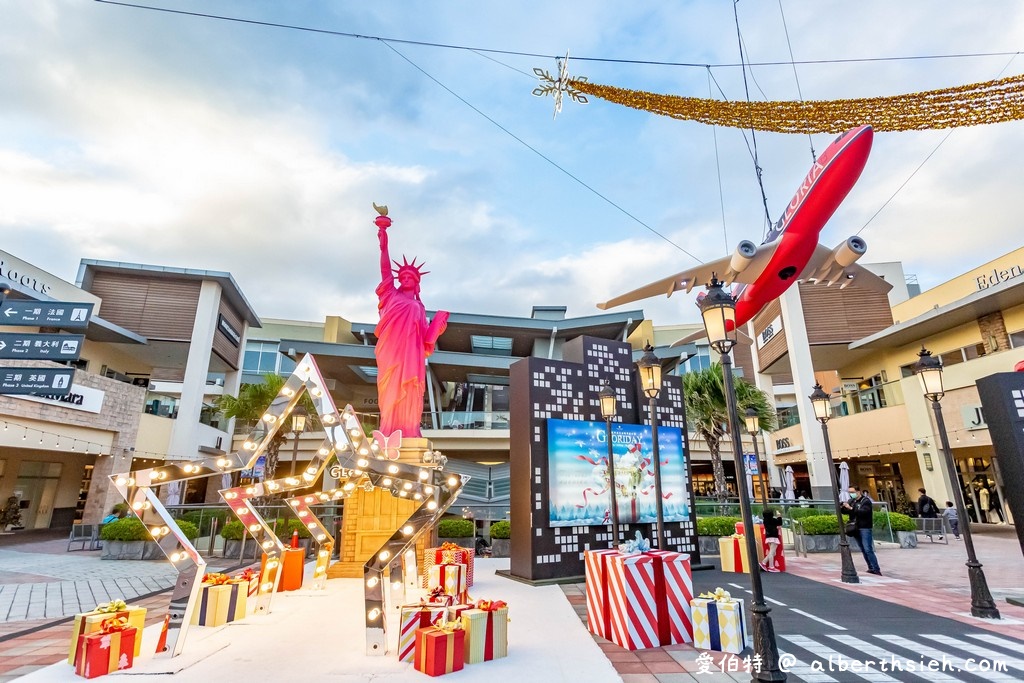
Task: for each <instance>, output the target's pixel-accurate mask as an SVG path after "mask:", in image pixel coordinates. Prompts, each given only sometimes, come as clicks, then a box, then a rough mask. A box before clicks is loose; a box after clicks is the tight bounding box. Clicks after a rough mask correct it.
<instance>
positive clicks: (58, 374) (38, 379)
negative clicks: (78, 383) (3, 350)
mask: <svg viewBox="0 0 1024 683" xmlns="http://www.w3.org/2000/svg"><path fill="white" fill-rule="evenodd" d="M74 377H75V369H74V368H0V394H45V395H47V396H66V395H67V394H68V392H69V391H71V381H72V380H73V379H74Z"/></svg>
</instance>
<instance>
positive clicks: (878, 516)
mask: <svg viewBox="0 0 1024 683" xmlns="http://www.w3.org/2000/svg"><path fill="white" fill-rule="evenodd" d="M888 515H889V526H890V527H892V530H893V531H917V524H915V523H914V520H913V519H911V518H910V517H908V516H907V515H901V514H900V513H898V512H890V513H888ZM885 517H886V513H885V512H876V513H875V514H874V520H873V523H874V525H875V527H876V528H879V529H884V528H886V523H885Z"/></svg>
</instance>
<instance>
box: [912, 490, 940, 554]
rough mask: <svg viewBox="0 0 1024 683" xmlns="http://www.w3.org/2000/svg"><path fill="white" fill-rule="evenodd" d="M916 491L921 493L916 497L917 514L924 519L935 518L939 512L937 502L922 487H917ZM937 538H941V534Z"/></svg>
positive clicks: (929, 535)
mask: <svg viewBox="0 0 1024 683" xmlns="http://www.w3.org/2000/svg"><path fill="white" fill-rule="evenodd" d="M917 492H918V493H920V494H921V497H920V498H918V499H917V516H918V517H922V518H924V519H936V518H937V517H938V516H939V514H941V513H940V511H939V505H938V503H936V502H935V499H934V498H932V497H931V496H929V495H928V493H927V492H926V491H925V490H924V489H918V490H917ZM931 537H932V535H931V534H930V533H929V534H928V538H929V540H930V539H931ZM939 540H940V541H941V540H942V535H941V534H940V535H939Z"/></svg>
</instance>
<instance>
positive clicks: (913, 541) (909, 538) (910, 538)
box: [896, 531, 917, 548]
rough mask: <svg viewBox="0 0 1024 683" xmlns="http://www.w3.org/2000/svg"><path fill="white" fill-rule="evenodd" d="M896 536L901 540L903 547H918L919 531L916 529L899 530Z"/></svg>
mask: <svg viewBox="0 0 1024 683" xmlns="http://www.w3.org/2000/svg"><path fill="white" fill-rule="evenodd" d="M896 538H897V540H899V542H900V547H901V548H916V547H917V532H916V531H897V532H896Z"/></svg>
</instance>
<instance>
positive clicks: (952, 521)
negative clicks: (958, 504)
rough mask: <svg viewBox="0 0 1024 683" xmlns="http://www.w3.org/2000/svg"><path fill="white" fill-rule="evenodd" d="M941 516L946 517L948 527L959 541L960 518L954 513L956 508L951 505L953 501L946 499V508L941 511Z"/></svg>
mask: <svg viewBox="0 0 1024 683" xmlns="http://www.w3.org/2000/svg"><path fill="white" fill-rule="evenodd" d="M942 516H943V517H945V518H946V522H947V523H948V524H949V528H950V530H951V531H952V532H953V537H954V538H956V540H958V541H959V540H960V518H959V517H958V516H957V514H956V508H955V507H953V501H951V500H947V501H946V509H945V510H943V511H942Z"/></svg>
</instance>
